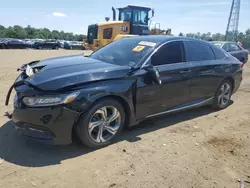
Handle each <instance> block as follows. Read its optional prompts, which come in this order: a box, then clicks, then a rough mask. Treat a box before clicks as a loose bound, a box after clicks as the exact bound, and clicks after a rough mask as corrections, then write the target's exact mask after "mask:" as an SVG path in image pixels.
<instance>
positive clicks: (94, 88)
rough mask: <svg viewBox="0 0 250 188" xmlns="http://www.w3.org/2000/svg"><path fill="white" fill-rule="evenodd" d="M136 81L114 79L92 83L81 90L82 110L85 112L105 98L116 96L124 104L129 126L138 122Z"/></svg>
mask: <svg viewBox="0 0 250 188" xmlns="http://www.w3.org/2000/svg"><path fill="white" fill-rule="evenodd" d="M136 89H137V87H136V81H135V80H125V79H124V80H123V79H114V80H106V81H102V82H97V83H92V84H89V85H87V87H84V88H82V89H80V90H81V92H82V97H81V100H82V102H81V104H84V105H82V106H81V107H80V108H81V112H82V113H84V112H86V111H87V109H89V108H90V107H91V106H93V105H94V104H95V103H97V102H98V101H99V100H102V99H104V98H108V97H110V98H115V99H117V100H118V101H119V102H121V104H122V105H123V106H124V109H125V111H126V114H127V115H128V116H129V118H128V121H129V122H128V126H132V125H134V124H136V116H135V113H136Z"/></svg>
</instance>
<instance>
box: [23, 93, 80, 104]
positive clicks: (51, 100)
mask: <svg viewBox="0 0 250 188" xmlns="http://www.w3.org/2000/svg"><path fill="white" fill-rule="evenodd" d="M79 94H80V92H74V93H70V94H64V95H58V96H35V97H24V98H23V102H24V104H25V105H27V106H30V107H40V106H54V105H58V104H68V103H71V102H72V101H74V100H75V99H76V98H77V96H78V95H79Z"/></svg>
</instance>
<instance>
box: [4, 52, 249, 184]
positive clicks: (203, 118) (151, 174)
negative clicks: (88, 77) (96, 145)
mask: <svg viewBox="0 0 250 188" xmlns="http://www.w3.org/2000/svg"><path fill="white" fill-rule="evenodd" d="M77 53H82V52H80V51H64V50H58V51H53V50H50V51H46V50H44V51H35V50H6V51H4V50H1V51H0V64H1V65H0V66H1V69H0V83H1V89H0V113H1V114H3V113H4V111H5V107H4V100H5V96H6V93H7V90H8V88H9V87H10V85H11V84H12V83H13V81H14V79H15V77H16V76H17V74H18V73H17V72H16V68H17V67H18V66H20V65H21V64H23V63H27V62H29V61H31V60H37V59H44V58H48V57H53V56H58V55H67V54H77ZM239 178H243V179H244V180H248V181H249V180H250V62H249V63H248V64H246V65H245V72H244V81H243V83H242V85H241V87H240V90H239V91H238V92H237V93H236V94H235V95H234V96H233V97H232V104H231V105H230V106H229V107H228V108H227V109H225V110H222V111H217V112H215V111H213V110H211V109H210V108H209V107H202V108H198V109H194V110H191V111H186V112H181V113H177V114H172V115H168V116H165V117H161V118H156V119H153V120H149V121H146V122H144V123H141V124H140V125H139V126H136V127H135V128H134V129H132V130H125V131H124V132H123V133H122V135H121V137H120V139H119V140H118V141H117V142H116V143H115V144H113V145H111V146H108V147H106V148H103V149H100V150H90V149H87V148H86V147H84V146H82V145H81V144H79V143H78V142H74V143H73V144H71V145H69V146H63V147H56V146H44V145H40V144H35V143H33V142H30V141H27V140H25V139H24V138H23V137H21V136H19V135H18V134H17V133H16V132H15V131H14V129H13V124H12V123H11V121H8V120H7V119H6V118H5V117H3V116H1V117H0V187H3V188H10V187H20V188H31V187H32V188H33V187H77V188H78V187H79V188H86V187H105V188H109V187H110V188H111V187H113V188H117V187H128V188H133V187H135V188H138V187H148V188H153V187H162V188H166V187H172V188H175V187H180V188H183V187H185V188H189V187H190V188H191V187H195V188H196V187H205V188H208V187H219V188H220V187H222V188H224V187H226V188H230V187H232V188H234V187H239V186H240V184H239V182H237V179H239ZM245 187H250V184H245Z"/></svg>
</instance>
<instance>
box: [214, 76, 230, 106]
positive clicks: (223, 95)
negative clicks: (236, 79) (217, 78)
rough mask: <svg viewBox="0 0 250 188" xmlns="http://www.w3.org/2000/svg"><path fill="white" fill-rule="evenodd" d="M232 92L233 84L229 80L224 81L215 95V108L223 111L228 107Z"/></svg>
mask: <svg viewBox="0 0 250 188" xmlns="http://www.w3.org/2000/svg"><path fill="white" fill-rule="evenodd" d="M232 90H233V88H232V83H231V82H230V81H229V80H224V81H223V82H222V83H221V84H220V86H219V87H218V89H217V91H216V93H215V96H214V101H213V108H214V109H216V110H221V109H224V108H226V107H228V105H229V102H230V100H231V95H232Z"/></svg>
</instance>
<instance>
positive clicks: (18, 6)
mask: <svg viewBox="0 0 250 188" xmlns="http://www.w3.org/2000/svg"><path fill="white" fill-rule="evenodd" d="M231 2H232V0H136V1H135V0H126V1H125V0H119V1H117V0H91V1H86V0H41V1H34V0H12V1H11V0H10V1H5V0H2V1H1V6H0V25H3V26H5V27H8V26H13V25H21V26H27V25H31V26H33V27H36V28H44V27H46V28H48V29H50V30H53V29H55V30H59V31H61V30H64V31H65V32H73V33H75V34H86V33H87V28H88V25H90V24H94V23H97V22H101V21H105V17H110V18H112V11H111V8H112V6H114V7H115V8H119V7H125V6H126V5H129V4H132V5H141V6H149V7H151V8H153V9H154V10H155V17H154V18H153V19H152V23H160V24H161V29H168V28H171V30H172V33H173V34H175V35H177V34H179V33H180V32H182V33H190V32H201V33H207V32H211V33H217V32H220V33H225V30H226V26H227V21H228V16H229V11H230V7H231ZM249 28H250V0H241V12H240V22H239V31H246V29H249Z"/></svg>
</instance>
